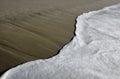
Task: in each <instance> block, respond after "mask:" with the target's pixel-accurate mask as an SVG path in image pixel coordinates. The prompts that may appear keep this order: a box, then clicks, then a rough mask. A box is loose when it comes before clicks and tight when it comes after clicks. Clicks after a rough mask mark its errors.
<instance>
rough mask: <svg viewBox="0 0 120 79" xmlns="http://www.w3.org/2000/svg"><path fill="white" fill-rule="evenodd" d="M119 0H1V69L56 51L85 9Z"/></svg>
mask: <svg viewBox="0 0 120 79" xmlns="http://www.w3.org/2000/svg"><path fill="white" fill-rule="evenodd" d="M119 2H120V0H34V1H33V0H0V72H1V73H2V72H3V71H5V70H6V69H9V68H11V67H13V66H16V65H18V64H21V63H24V62H27V61H31V60H35V59H40V58H49V57H52V56H54V55H56V54H57V52H58V50H60V49H61V47H62V46H64V45H65V44H66V43H68V42H69V41H70V40H71V38H72V36H73V35H74V24H75V19H76V17H77V16H78V15H80V14H81V13H84V12H88V11H92V10H98V9H101V8H103V7H106V6H109V5H113V4H116V3H119Z"/></svg>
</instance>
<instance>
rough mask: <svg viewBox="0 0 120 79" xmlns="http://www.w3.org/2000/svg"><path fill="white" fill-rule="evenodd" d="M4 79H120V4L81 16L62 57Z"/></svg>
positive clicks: (11, 72)
mask: <svg viewBox="0 0 120 79" xmlns="http://www.w3.org/2000/svg"><path fill="white" fill-rule="evenodd" d="M11 63H12V62H11ZM0 79H120V4H117V5H113V6H110V7H105V8H103V9H101V10H98V11H92V12H89V13H83V14H82V15H80V16H78V17H77V23H76V30H75V35H74V38H73V40H71V41H70V42H69V43H68V44H67V45H65V46H64V47H63V49H61V51H60V52H59V54H58V55H56V56H54V57H52V58H50V59H44V60H41V59H40V60H36V61H31V62H28V63H25V64H22V65H19V66H17V67H15V68H12V69H10V70H8V71H7V72H6V73H4V74H3V76H1V78H0Z"/></svg>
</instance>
